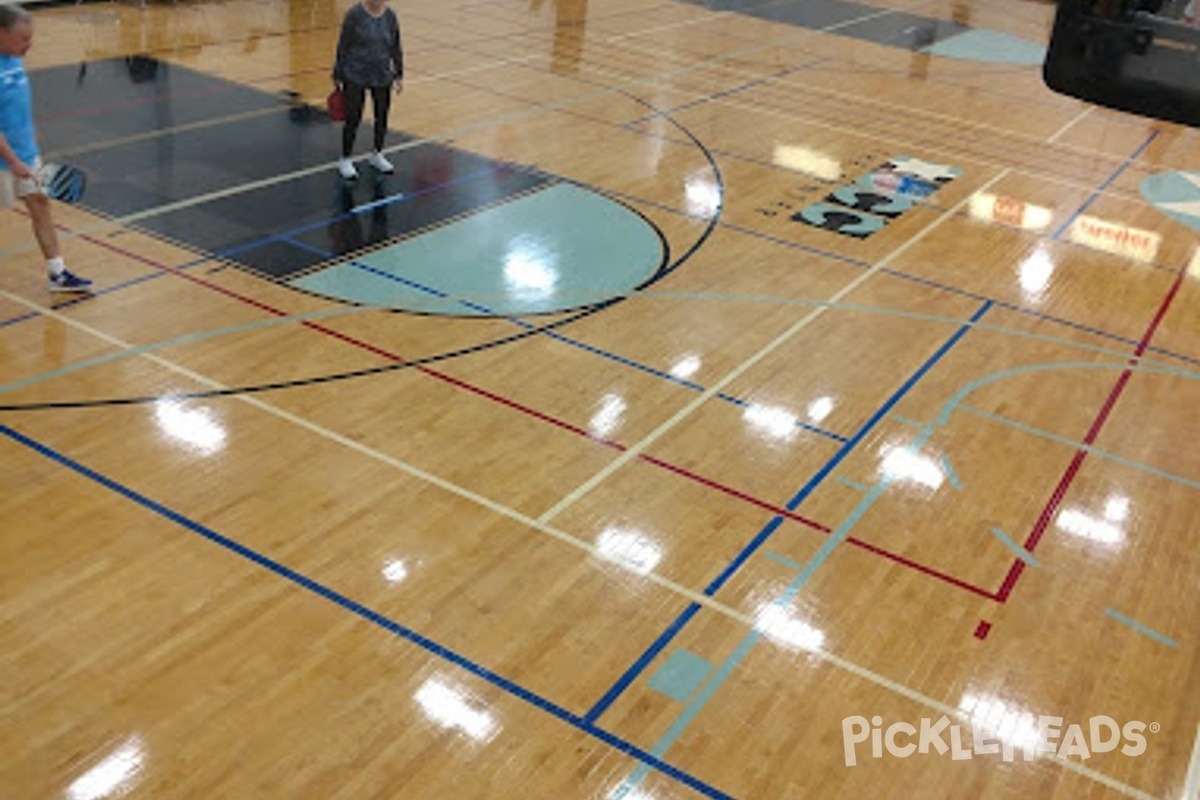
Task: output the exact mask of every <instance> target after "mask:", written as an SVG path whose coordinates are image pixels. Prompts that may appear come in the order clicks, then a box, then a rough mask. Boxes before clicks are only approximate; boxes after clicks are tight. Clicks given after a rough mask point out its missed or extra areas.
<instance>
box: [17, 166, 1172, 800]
mask: <svg viewBox="0 0 1200 800" xmlns="http://www.w3.org/2000/svg"><path fill="white" fill-rule="evenodd" d="M1000 177H1001V176H999V175H998V176H996V177H995V178H993V179H992V180H993V181H994V180H998V179H999V178H1000ZM939 221H940V219H939ZM934 224H936V222H935V223H931V225H930V226H929V227H932V226H933V225H934ZM927 229H928V228H927ZM923 233H924V231H922V233H921V234H918V235H917V237H914V238H913V239H912V240H910V242H909V243H908V244H912V243H913V242H915V241H916V239H917V238H919V237H920V236H921V235H923ZM900 252H902V250H900V249H898V250H897V251H895V253H894V255H899V253H900ZM894 255H893V257H894ZM859 282H860V281H854V283H855V284H857V283H859ZM0 297H5V298H7V299H8V300H10V301H12V302H14V303H16V304H18V305H21V306H24V307H26V308H28V309H30V310H31V311H36V312H37V313H39V314H41V315H42V316H44V317H47V318H49V319H53V320H55V321H57V322H59V323H61V324H63V325H66V326H68V327H71V328H74V329H76V330H79V331H82V332H84V333H86V334H88V335H91V336H93V337H95V338H97V339H100V340H101V341H103V342H105V343H107V344H110V345H112V346H114V347H118V348H121V349H132V348H134V347H135V345H133V344H131V343H129V342H125V341H123V340H121V339H119V338H117V337H115V336H111V335H109V334H107V333H105V332H103V331H101V330H99V329H98V328H94V327H92V326H90V325H88V324H86V323H83V322H80V321H78V320H75V319H73V318H71V317H69V316H66V315H64V314H62V313H60V312H58V311H55V310H54V309H51V308H46V307H44V306H40V305H38V304H37V303H34V302H32V301H30V300H26V299H25V298H23V297H20V296H18V295H14V294H12V293H10V292H7V291H4V290H0ZM138 357H139V358H144V359H146V360H148V361H150V362H152V363H154V364H157V365H159V366H161V367H163V368H165V369H167V370H170V371H171V372H174V373H176V374H178V375H182V376H184V377H186V378H188V379H190V380H193V381H196V382H197V383H200V384H202V385H205V386H209V387H211V388H213V389H225V388H228V387H226V386H224V385H223V384H221V383H220V382H218V381H216V380H213V379H211V378H208V377H206V376H204V375H201V374H199V373H197V372H195V371H193V370H191V369H188V368H187V367H184V366H181V365H179V364H176V363H175V362H172V361H170V360H168V359H165V358H162V357H161V356H157V355H154V354H153V353H148V352H141V353H138ZM232 399H234V400H236V401H239V402H242V403H245V404H247V405H249V406H251V407H253V408H256V409H258V410H260V411H263V412H264V413H267V414H269V415H271V416H274V417H276V418H278V419H281V420H284V421H285V422H288V423H290V424H292V425H295V426H297V427H299V428H302V429H303V430H306V431H308V432H309V433H312V434H314V435H316V436H317V437H319V438H322V439H325V440H327V441H331V442H334V443H336V444H339V445H341V446H343V447H346V448H347V449H349V450H352V451H354V452H356V453H358V454H360V455H362V456H365V457H367V458H370V459H372V460H374V461H377V462H379V463H381V464H384V465H387V466H390V467H392V468H394V469H397V470H399V471H401V472H404V473H406V474H408V475H410V476H412V477H413V478H416V479H418V480H420V481H423V482H425V483H428V484H430V485H433V486H436V487H438V488H440V489H442V490H444V491H446V492H448V493H450V494H453V495H455V496H457V497H459V498H461V499H463V500H466V501H468V502H470V503H473V504H475V505H478V506H480V507H481V508H484V509H486V510H488V511H491V512H492V513H494V514H497V515H498V516H501V517H504V518H506V519H509V520H512V521H514V522H517V523H519V524H522V525H525V526H528V527H529V528H531V529H533V530H536V531H539V532H541V533H543V534H545V535H547V536H549V537H550V538H552V539H555V540H556V541H559V542H561V543H563V544H566V545H568V546H570V547H573V548H575V549H576V550H579V551H581V552H584V553H587V554H588V555H590V556H592V557H594V558H596V559H598V560H602V561H605V562H607V563H610V564H613V565H614V566H615V567H617V568H622V569H626V570H628V571H629V572H630V573H631V574H632V575H634V576H635V577H640V578H644V579H646V580H647V581H649V582H651V583H653V584H655V585H657V586H659V587H660V588H663V589H665V590H667V591H669V592H671V593H673V594H675V595H676V596H679V597H681V598H684V599H686V600H688V601H689V602H693V603H696V604H698V605H700V606H702V607H704V608H707V609H709V610H711V611H713V612H716V613H718V614H721V615H722V616H724V617H726V618H728V619H731V620H734V621H736V622H738V623H740V624H741V625H743V626H745V627H746V628H747V630H751V629H755V628H757V626H758V619H757V618H755V617H752V616H749V615H747V614H744V613H742V612H740V611H738V610H737V609H735V608H733V607H731V606H728V605H726V604H724V603H722V602H720V601H718V600H716V599H715V598H712V597H709V596H707V595H705V594H702V593H700V592H696V591H694V590H692V589H689V588H688V587H686V586H683V585H682V584H680V583H677V582H675V581H672V580H671V579H669V578H666V577H664V576H662V575H659V574H658V573H656V572H653V571H652V572H649V573H644V572H642V571H638V570H635V569H633V568H631V567H628V566H626V565H622V564H620V563H619V562H614V561H612V560H611V559H609V558H606V557H605V556H604V555H603V554H601V553H600V552H599V550H598V549H597V548H596V546H595V545H594V544H593V543H591V542H587V541H585V540H583V539H580V538H578V537H576V536H572V535H571V534H569V533H567V532H566V531H563V530H560V529H558V528H555V527H553V526H551V525H549V524H547V523H545V522H542V521H540V520H536V519H533V518H532V517H529V516H528V515H526V514H523V513H521V512H520V511H517V510H516V509H513V508H509V507H508V506H505V505H503V504H501V503H498V502H496V501H494V500H491V499H490V498H488V497H485V496H484V495H481V494H479V493H477V492H474V491H472V490H470V489H467V488H466V487H463V486H459V485H458V484H456V483H453V482H451V481H448V480H446V479H444V478H441V477H439V476H437V475H434V474H433V473H430V472H427V471H426V470H423V469H421V468H420V467H417V466H415V465H412V464H409V463H407V462H406V461H403V460H401V459H399V458H396V457H395V456H391V455H388V454H387V453H383V452H381V451H379V450H376V449H374V448H372V447H369V446H367V445H365V444H363V443H361V442H359V441H356V440H355V439H351V438H350V437H347V436H344V435H342V434H340V433H337V432H336V431H333V430H330V429H329V428H326V427H324V426H321V425H318V424H317V423H315V422H312V421H310V420H307V419H305V418H303V417H300V416H298V415H296V414H293V413H291V412H290V411H285V410H284V409H281V408H278V407H276V406H273V405H271V404H270V403H267V402H265V401H263V400H260V399H258V398H257V397H254V396H251V395H233V397H232ZM812 655H813V656H814V657H815V658H818V659H820V660H822V661H824V662H826V663H828V664H830V665H832V666H834V667H836V668H838V669H841V670H843V671H844V672H847V673H849V674H851V675H854V676H855V677H857V678H860V679H862V680H865V681H867V682H869V683H871V684H874V685H875V686H878V687H879V688H881V689H884V690H886V691H890V692H893V693H894V694H897V695H900V696H902V697H905V698H907V699H909V700H911V701H913V702H915V703H917V704H919V705H922V706H924V707H926V708H930V709H932V710H934V711H936V712H938V713H941V714H945V715H947V716H948V717H952V718H954V719H957V720H959V721H960V722H962V723H963V724H965V725H967V726H968V727H970V724H971V720H970V718H969V717H967V716H965V715H964V714H963V712H961V711H960V710H959V709H957V708H954V707H953V706H950V705H947V704H946V703H943V702H942V701H940V700H936V699H934V698H932V697H930V696H929V695H926V694H923V693H921V692H920V691H918V690H916V689H912V688H910V687H908V686H905V685H904V684H901V683H899V682H897V681H894V680H892V679H891V678H888V677H886V676H884V675H881V674H879V673H877V672H874V671H873V670H870V669H868V668H867V667H864V666H862V665H860V664H857V663H855V662H853V661H850V660H848V659H845V658H842V657H840V656H837V655H835V654H833V653H831V652H829V651H826V650H814V651H812ZM1050 760H1052V761H1054V762H1056V763H1058V764H1059V765H1060V766H1062V767H1063V768H1064V769H1067V770H1070V771H1073V772H1076V773H1078V774H1079V775H1081V776H1083V777H1085V778H1088V779H1090V780H1092V781H1095V782H1097V783H1100V784H1103V785H1105V786H1108V787H1110V788H1112V789H1114V790H1116V791H1119V792H1121V793H1123V794H1125V795H1126V796H1128V797H1132V798H1135V800H1158V798H1155V797H1153V796H1151V795H1148V794H1146V793H1145V792H1142V791H1140V790H1138V789H1136V788H1134V787H1132V786H1129V785H1127V784H1124V783H1121V782H1120V781H1117V780H1115V779H1113V778H1110V777H1108V776H1107V775H1104V774H1102V773H1100V772H1097V771H1096V770H1093V769H1091V768H1090V767H1087V766H1084V765H1083V764H1079V763H1076V762H1074V761H1069V760H1067V759H1063V758H1058V757H1057V756H1053V757H1051V758H1050ZM1189 800H1191V798H1189Z"/></svg>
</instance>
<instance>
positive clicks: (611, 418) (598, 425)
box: [588, 394, 626, 436]
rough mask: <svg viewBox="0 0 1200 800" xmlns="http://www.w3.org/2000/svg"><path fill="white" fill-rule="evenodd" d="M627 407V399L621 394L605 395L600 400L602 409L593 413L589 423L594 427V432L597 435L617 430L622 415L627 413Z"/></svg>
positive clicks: (604, 434) (605, 434)
mask: <svg viewBox="0 0 1200 800" xmlns="http://www.w3.org/2000/svg"><path fill="white" fill-rule="evenodd" d="M625 408H626V405H625V401H624V400H623V399H622V398H621V396H620V395H615V394H606V395H604V397H603V398H602V399H601V400H600V410H599V411H597V412H596V413H595V414H593V415H592V420H591V422H589V423H588V425H589V427H591V429H592V433H594V434H596V435H597V436H607V435H608V434H610V433H612V432H613V431H615V430H616V429H617V427H618V426H619V425H620V424H621V417H622V416H623V415H624V414H625Z"/></svg>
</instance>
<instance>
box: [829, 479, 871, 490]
mask: <svg viewBox="0 0 1200 800" xmlns="http://www.w3.org/2000/svg"><path fill="white" fill-rule="evenodd" d="M837 482H838V483H840V484H842V485H843V486H849V487H850V488H851V489H854V490H855V491H858V492H867V491H870V487H869V486H867V485H866V484H865V483H859V482H858V481H852V480H850V479H849V478H847V477H845V476H838V479H837Z"/></svg>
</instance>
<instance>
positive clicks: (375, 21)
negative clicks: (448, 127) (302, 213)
mask: <svg viewBox="0 0 1200 800" xmlns="http://www.w3.org/2000/svg"><path fill="white" fill-rule="evenodd" d="M333 82H334V83H335V84H336V85H337V87H338V89H340V90H341V92H342V96H343V97H344V99H345V103H346V123H345V127H343V128H342V158H341V160H340V161H338V172H340V173H341V175H342V177H343V178H345V179H346V180H353V179H354V178H357V177H358V170H356V169H355V168H354V163H353V162H352V161H351V160H350V154H351V152H353V150H354V138H355V136H357V135H358V126H359V123H361V122H362V113H363V106H364V104H365V103H366V95H367V93H368V92H370V94H371V105H372V107H373V108H374V110H375V150H374V152H373V153H371V155H370V157H369V158H368V159H367V163H369V164H370V165H371V166H372V167H374V168H375V169H377V170H379V171H380V172H384V173H387V172H391V171H392V164H391V162H390V161H388V160H387V159H386V158H384V157H383V153H381V152H380V151H381V150H382V149H383V139H384V136H385V135H386V134H387V129H388V112H389V110H390V109H391V90H392V88H393V87H395V90H396V94H400V92H402V91H404V52H403V51H402V50H401V47H400V21H399V20H398V19H396V13H395V12H394V11H392V10H391V9H390V8H388V7H387V0H362V1H361V2H359V3H355V4H354V5H353V6H351V7H350V10H349V11H347V12H346V16H345V18H344V19H343V20H342V32H341V35H340V36H339V37H338V46H337V60H336V61H335V62H334V65H333Z"/></svg>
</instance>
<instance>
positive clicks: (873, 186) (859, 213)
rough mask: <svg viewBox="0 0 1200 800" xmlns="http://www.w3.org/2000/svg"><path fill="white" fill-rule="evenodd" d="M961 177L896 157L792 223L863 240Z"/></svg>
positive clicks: (804, 210) (803, 211) (801, 212)
mask: <svg viewBox="0 0 1200 800" xmlns="http://www.w3.org/2000/svg"><path fill="white" fill-rule="evenodd" d="M961 174H962V172H961V170H957V169H955V168H954V167H948V166H944V165H942V164H931V163H929V162H927V161H921V160H920V159H916V158H909V157H908V156H899V157H897V158H893V159H891V160H890V161H887V162H885V163H884V164H882V165H881V166H879V167H878V168H876V169H874V170H872V171H870V172H868V173H866V174H864V175H862V176H861V177H859V178H858V180H856V181H855V182H854V183H851V184H848V185H846V186H842V187H840V188H838V189H835V190H834V191H833V192H831V193H830V194H829V195H827V196H826V197H825V198H824V199H823V200H822V201H820V202H817V203H813V204H812V205H810V206H807V207H805V208H802V209H801V210H799V211H797V212H796V213H795V214H793V215H792V220H793V221H795V222H803V223H805V224H807V225H812V226H813V227H816V228H821V229H822V230H827V231H833V232H834V233H840V234H843V235H845V236H853V237H855V238H857V239H865V238H867V237H868V236H870V235H872V234H874V233H878V232H879V231H881V230H883V229H884V228H885V227H886V226H887V224H888V222H890V221H891V220H893V219H895V218H896V217H899V216H900V215H901V214H903V213H904V212H906V211H908V210H909V209H910V208H912V207H913V206H914V205H916V204H917V202H918V201H920V200H924V199H926V198H928V197H930V196H932V195H933V194H934V193H935V192H936V191H938V190H939V189H941V188H942V187H943V186H945V185H946V184H947V183H949V182H950V181H952V180H954V179H955V178H956V177H958V176H959V175H961Z"/></svg>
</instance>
